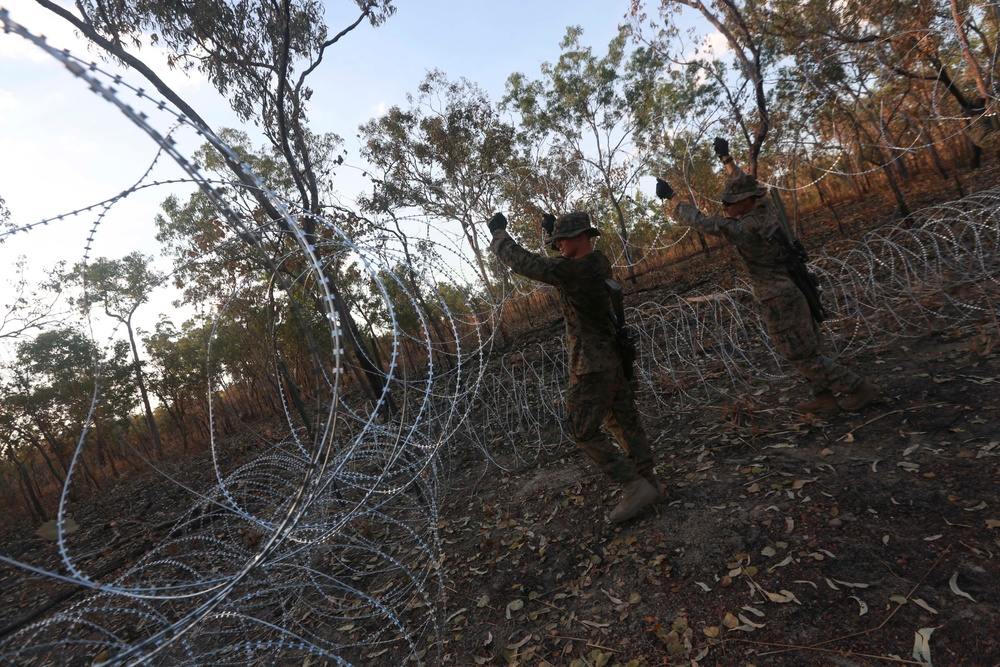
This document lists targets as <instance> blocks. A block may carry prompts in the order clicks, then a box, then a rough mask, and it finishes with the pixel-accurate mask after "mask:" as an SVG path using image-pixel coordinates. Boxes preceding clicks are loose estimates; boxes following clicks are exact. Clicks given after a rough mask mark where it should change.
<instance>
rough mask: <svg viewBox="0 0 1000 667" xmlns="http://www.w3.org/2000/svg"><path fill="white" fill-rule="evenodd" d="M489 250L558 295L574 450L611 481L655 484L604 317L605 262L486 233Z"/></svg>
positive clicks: (642, 434) (607, 272)
mask: <svg viewBox="0 0 1000 667" xmlns="http://www.w3.org/2000/svg"><path fill="white" fill-rule="evenodd" d="M490 249H491V250H493V252H494V253H496V255H497V257H498V258H499V259H500V261H501V262H503V263H504V264H505V265H506V266H507V267H509V268H510V269H511V270H512V271H514V272H515V273H518V274H520V275H522V276H524V277H526V278H530V279H532V280H537V281H539V282H543V283H546V284H549V285H553V286H555V287H556V289H557V290H558V292H559V298H560V301H561V302H562V310H563V316H564V318H565V320H566V347H567V349H568V351H569V390H568V391H567V393H566V423H567V427H568V428H569V432H570V435H571V437H572V438H573V440H574V441H575V442H576V444H577V446H578V447H580V449H582V450H583V451H584V452H586V454H587V455H588V456H589V457H590V458H591V460H592V461H593V462H594V464H595V465H597V467H598V468H599V469H600V470H601V471H602V472H604V473H605V474H606V475H608V476H609V477H611V478H612V479H613V480H615V481H617V482H622V483H627V482H629V481H631V480H634V479H636V478H637V476H640V475H641V476H643V477H646V478H647V479H649V480H650V481H651V482H653V483H654V486H655V479H654V478H653V457H652V453H651V450H650V445H649V439H648V438H647V437H646V433H645V431H643V428H642V423H641V421H640V419H639V411H638V410H637V409H636V407H635V394H634V393H633V391H632V388H631V386H630V384H629V382H628V381H627V380H626V379H625V373H624V370H623V368H622V360H621V355H620V353H619V351H618V344H617V343H616V342H615V328H614V324H613V323H612V322H611V318H610V317H609V315H608V313H609V309H610V298H609V296H608V293H607V290H606V288H605V280H606V279H608V278H610V277H611V262H609V261H608V258H607V257H605V256H604V254H603V253H601V252H600V251H596V250H595V251H594V252H592V253H589V254H587V255H584V256H583V257H578V258H575V259H570V258H567V257H543V256H541V255H536V254H534V253H532V252H529V251H528V250H525V249H524V248H523V247H521V246H520V245H518V244H517V243H516V242H515V241H514V240H513V239H512V238H511V237H510V235H509V234H508V233H507V231H506V230H505V229H499V230H497V231H495V232H493V242H492V243H491V244H490ZM602 422H603V423H605V424H606V425H607V427H608V429H609V430H610V431H611V433H612V434H613V435H614V436H615V439H616V440H617V441H618V443H619V444H620V445H621V448H622V449H624V450H625V455H624V456H623V455H622V452H621V451H620V450H619V449H618V448H617V447H615V446H614V445H613V444H612V443H611V440H610V439H609V438H608V436H607V435H606V434H605V433H604V432H603V431H602V430H601V424H602Z"/></svg>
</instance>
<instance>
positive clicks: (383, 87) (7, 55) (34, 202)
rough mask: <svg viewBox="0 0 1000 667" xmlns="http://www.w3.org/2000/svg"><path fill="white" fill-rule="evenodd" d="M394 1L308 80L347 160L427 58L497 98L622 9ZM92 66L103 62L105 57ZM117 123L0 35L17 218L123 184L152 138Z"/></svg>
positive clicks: (218, 122)
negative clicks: (580, 31) (575, 35)
mask: <svg viewBox="0 0 1000 667" xmlns="http://www.w3.org/2000/svg"><path fill="white" fill-rule="evenodd" d="M65 4H67V5H68V4H69V3H65ZM398 4H399V5H400V6H399V8H398V10H397V12H396V14H395V15H394V16H393V17H392V18H390V19H389V20H388V21H387V22H386V23H384V24H383V25H382V26H380V27H378V28H371V27H370V26H368V25H367V24H363V25H362V26H359V28H358V29H356V30H355V31H354V32H353V33H351V34H350V35H348V36H347V37H346V38H345V39H344V40H342V42H341V43H339V44H337V45H336V46H334V47H333V48H332V49H331V50H330V53H329V55H328V57H327V59H325V60H324V62H323V64H322V66H321V68H320V70H319V71H318V72H317V74H316V75H314V76H313V77H312V79H311V81H312V82H313V87H314V88H315V95H314V97H313V99H312V102H311V108H310V117H311V121H312V127H313V129H315V130H317V131H321V132H327V131H332V132H336V133H337V134H339V135H340V136H342V137H344V139H345V141H346V142H347V149H348V151H349V155H348V163H351V164H356V165H357V164H360V157H359V156H358V154H357V144H356V140H355V135H356V130H357V127H358V126H359V125H360V124H362V123H364V122H365V121H367V120H369V119H371V118H373V117H376V116H377V115H379V114H380V113H382V112H383V111H384V110H385V109H387V108H388V107H390V106H392V105H395V104H399V105H405V104H406V94H407V92H411V91H414V90H415V89H416V86H417V84H418V83H419V82H420V81H421V80H422V79H423V78H424V75H425V74H426V72H428V71H430V70H432V69H435V68H437V69H441V70H443V71H444V72H445V73H446V74H447V75H448V76H449V78H451V79H457V78H458V77H465V78H468V79H470V80H472V81H474V82H476V83H478V84H479V85H480V86H481V87H483V88H484V89H485V90H486V91H487V92H488V93H489V94H490V96H491V97H492V98H493V99H494V100H497V99H499V98H500V96H501V95H502V94H503V89H504V83H505V81H506V79H507V77H508V76H509V75H510V74H511V73H513V72H517V71H522V72H525V73H526V74H528V75H533V76H537V75H538V72H539V67H540V65H541V64H542V63H543V62H545V61H554V60H556V59H557V58H558V56H559V47H558V44H559V41H560V39H561V38H562V36H563V35H564V34H565V31H566V27H567V26H569V25H581V26H582V27H583V28H584V42H585V43H586V44H589V45H592V46H594V48H595V49H597V50H600V49H602V48H603V47H604V46H605V45H606V44H607V43H608V41H609V40H610V39H611V38H612V37H613V36H614V35H615V33H616V30H617V26H618V24H619V23H621V22H622V20H623V16H624V13H625V10H626V7H627V2H621V1H617V2H615V1H610V2H609V1H608V0H583V1H580V0H576V1H569V0H546V2H525V1H521V0H503V1H492V0H480V1H470V0H421V1H420V2H419V3H416V2H406V1H405V0H404V1H403V2H399V3H398ZM0 6H2V7H3V8H5V9H7V10H8V11H9V12H10V16H11V18H12V19H13V20H14V21H17V22H18V23H20V24H21V25H23V26H25V27H26V28H28V29H29V30H30V31H31V32H33V33H35V34H44V35H45V36H46V37H47V39H48V42H49V43H50V44H52V45H53V46H56V47H58V48H60V49H62V48H68V49H70V51H71V52H72V53H73V54H74V55H77V56H79V57H84V58H86V59H96V54H95V52H93V51H91V54H90V55H87V46H86V43H85V42H83V41H81V40H80V39H78V38H77V37H76V36H75V35H74V34H73V32H72V30H70V29H69V27H68V26H66V25H65V24H64V23H63V22H62V21H60V20H59V19H57V18H55V17H53V16H52V15H51V14H50V13H49V12H47V11H46V10H44V9H42V8H40V7H39V6H38V5H36V4H35V3H34V2H33V1H32V0H0ZM353 7H354V6H353V4H352V3H349V2H347V1H346V0H338V1H337V2H329V3H328V7H327V17H328V25H329V26H331V28H332V29H334V30H337V29H339V27H341V26H343V25H346V24H347V23H348V22H350V21H353V20H354V19H355V18H356V11H354V10H353ZM143 54H144V58H146V59H148V60H149V61H150V62H151V64H152V65H153V66H154V68H155V69H157V71H158V72H159V73H161V74H162V75H164V76H166V78H167V80H168V81H169V83H171V84H172V85H173V86H175V87H176V88H177V89H178V90H179V91H180V93H181V94H182V95H184V96H186V97H187V98H188V99H189V100H190V101H191V102H192V106H194V108H195V109H196V110H198V111H199V113H200V114H201V115H202V116H203V117H205V118H206V120H207V121H208V122H209V123H211V124H212V125H213V126H214V127H215V129H218V128H220V127H238V126H239V121H238V120H237V119H236V118H235V116H234V115H233V114H232V112H231V111H230V110H229V108H228V105H227V103H226V102H225V100H224V99H222V97H221V96H220V95H219V94H218V93H217V92H216V91H215V90H214V89H213V88H212V87H211V86H210V85H209V84H208V83H207V82H206V81H204V80H203V79H200V78H197V77H195V78H191V79H188V78H186V77H185V76H184V75H182V74H180V73H177V72H169V71H168V70H167V69H166V67H165V59H164V58H163V57H162V54H158V53H157V52H156V51H155V49H146V50H144V51H143ZM104 65H105V66H106V67H107V68H108V69H113V65H112V64H110V63H106V64H104ZM126 80H128V81H132V82H134V83H135V84H136V85H140V86H141V85H142V83H141V82H140V80H139V79H138V77H134V76H130V75H128V74H126ZM147 87H148V86H147ZM130 125H131V124H130V123H129V122H127V121H126V119H124V118H123V117H122V116H121V115H120V114H119V113H118V112H117V111H116V110H115V109H114V108H113V107H112V106H111V105H110V104H108V103H106V102H104V101H103V100H101V99H100V98H98V97H97V96H95V95H94V94H92V93H91V92H89V90H88V89H87V88H86V87H85V86H84V85H83V83H82V82H81V81H79V80H76V79H75V78H74V77H72V76H70V75H69V74H68V72H66V70H65V69H64V68H63V67H62V66H61V64H60V63H58V62H57V61H55V60H54V59H53V58H51V57H50V56H48V55H47V54H45V53H43V52H42V51H41V50H40V49H38V48H37V47H36V46H34V45H33V44H31V43H30V42H28V41H26V40H24V39H22V38H21V37H19V36H17V35H13V34H0V137H2V138H3V142H4V151H3V152H4V154H5V158H4V159H3V160H0V197H3V198H4V199H5V200H6V203H7V207H8V209H10V211H11V213H12V214H13V215H14V216H15V219H16V220H17V221H18V222H19V223H29V222H34V221H35V220H38V219H41V218H45V217H50V216H53V215H56V214H58V213H63V212H67V211H71V210H75V209H77V208H80V207H83V206H86V205H90V204H92V203H94V202H96V201H100V200H102V199H104V198H105V197H108V196H111V195H114V194H115V193H117V192H120V191H121V190H123V189H124V188H126V187H128V186H129V185H130V184H131V182H134V180H135V179H136V178H138V176H139V175H141V174H142V172H143V170H144V169H145V167H146V166H147V165H148V164H149V162H150V161H151V160H152V157H153V155H154V154H155V146H154V145H153V143H152V142H151V141H150V140H149V139H147V138H146V137H145V136H144V135H143V134H142V133H141V132H139V131H138V130H137V129H136V128H134V127H129V126H130ZM349 171H350V170H344V173H343V175H342V178H343V179H344V180H345V181H346V182H345V183H344V184H343V187H342V190H343V194H345V195H347V196H348V197H350V196H351V195H352V192H351V191H352V189H353V190H355V191H356V190H357V188H358V187H359V183H358V182H353V183H352V182H351V181H352V179H351V177H350V175H349V173H348V172H349ZM338 185H339V184H338ZM162 195H163V193H162V192H159V193H157V195H156V197H157V198H158V199H162ZM144 199H145V198H136V207H135V210H134V212H133V211H131V210H130V214H134V216H135V217H136V218H140V219H141V220H132V221H130V223H129V224H128V225H125V226H124V227H123V228H122V229H121V230H118V229H116V230H115V233H114V234H110V233H106V234H101V235H99V238H100V237H101V236H107V237H110V236H114V237H115V241H116V242H115V243H112V242H111V241H108V250H109V251H111V250H113V249H115V248H116V246H117V245H126V246H133V245H136V246H138V245H142V244H144V243H145V241H148V238H147V237H148V232H149V230H151V228H152V214H153V213H155V211H154V212H153V213H151V212H148V211H143V210H142V207H140V206H139V204H138V202H139V201H140V200H144ZM145 204H146V202H145V201H143V206H145ZM129 208H130V209H131V208H132V207H129ZM102 224H103V223H102ZM78 227H82V228H83V229H72V225H67V226H64V227H63V228H62V229H61V230H60V234H59V236H60V237H61V238H60V239H59V240H60V241H61V242H62V243H66V242H68V241H69V240H70V239H72V240H74V242H75V241H76V240H78V239H80V238H85V236H86V234H85V233H84V235H83V236H82V237H81V235H80V234H79V233H78V232H89V226H87V225H85V224H80V225H78ZM143 228H148V229H143ZM118 242H120V243H118ZM29 245H34V244H29ZM43 245H48V244H47V243H46V244H43ZM70 245H72V244H70ZM50 249H51V247H50ZM81 250H82V247H81Z"/></svg>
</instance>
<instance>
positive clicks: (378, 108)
mask: <svg viewBox="0 0 1000 667" xmlns="http://www.w3.org/2000/svg"><path fill="white" fill-rule="evenodd" d="M375 115H376V116H384V115H385V101H384V100H383V101H382V102H379V103H378V104H376V105H375Z"/></svg>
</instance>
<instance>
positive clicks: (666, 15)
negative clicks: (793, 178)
mask: <svg viewBox="0 0 1000 667" xmlns="http://www.w3.org/2000/svg"><path fill="white" fill-rule="evenodd" d="M772 5H773V3H769V2H763V1H761V0H744V1H742V2H741V1H739V0H722V1H721V2H713V3H709V2H704V1H703V0H658V1H657V0H652V1H648V2H647V0H632V6H631V10H630V12H629V26H630V34H631V35H632V36H633V38H634V39H636V40H638V41H640V42H642V43H645V44H646V45H647V46H648V47H649V48H650V49H652V50H654V51H655V52H657V53H659V54H660V55H661V57H662V58H664V59H665V60H666V61H668V62H671V63H674V64H676V65H678V66H682V67H692V66H693V67H695V68H697V69H698V70H700V73H701V75H702V76H703V77H706V78H710V79H712V80H714V81H715V82H716V83H717V84H718V86H719V92H720V94H721V98H722V101H723V103H724V104H725V106H726V107H727V108H728V111H729V120H730V122H731V123H732V124H733V127H734V129H735V130H736V131H737V132H739V133H740V134H741V135H742V136H743V139H744V140H745V142H746V144H747V146H748V147H749V151H748V157H747V161H746V164H747V171H748V172H750V173H752V174H754V175H756V174H757V169H758V160H759V158H760V153H761V150H762V147H763V145H764V141H765V139H766V138H767V135H768V132H769V130H770V129H771V101H770V99H769V98H770V89H769V86H768V80H769V79H770V78H771V77H773V76H774V74H775V72H776V70H777V67H778V66H779V63H780V61H781V59H782V58H783V57H785V56H786V55H787V54H786V52H785V51H784V49H783V43H782V40H781V39H780V38H779V36H778V35H776V34H775V33H774V32H773V31H772V30H771V29H770V27H771V25H772V24H773V23H774V21H775V12H774V9H773V6H772ZM647 7H650V8H655V10H654V11H655V18H653V19H651V18H650V17H649V15H648V13H647ZM684 8H689V9H692V10H694V11H695V12H697V13H698V14H700V15H701V18H702V19H704V20H705V21H706V22H707V23H708V25H709V26H711V28H712V29H713V30H714V31H716V32H718V34H720V35H721V36H722V37H723V38H724V39H725V43H726V46H727V47H728V51H729V53H731V54H732V58H733V61H734V63H735V71H736V76H732V75H731V73H730V68H729V67H728V66H726V64H725V63H724V62H723V61H722V60H720V58H721V57H722V54H716V53H714V52H712V51H711V49H708V51H707V52H706V53H702V51H704V50H705V44H704V43H702V44H698V45H695V46H696V47H697V48H693V49H692V46H691V45H690V44H688V43H686V41H685V39H684V34H682V32H681V30H680V28H679V24H680V21H679V19H680V17H681V13H682V10H684ZM707 37H708V35H707V34H705V35H702V40H703V42H704V41H707Z"/></svg>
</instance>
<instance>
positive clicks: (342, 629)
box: [337, 623, 354, 632]
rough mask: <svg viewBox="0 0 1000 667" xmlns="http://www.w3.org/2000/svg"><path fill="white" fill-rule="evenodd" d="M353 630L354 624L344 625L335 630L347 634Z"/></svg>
mask: <svg viewBox="0 0 1000 667" xmlns="http://www.w3.org/2000/svg"><path fill="white" fill-rule="evenodd" d="M353 629H354V623H345V624H344V625H342V626H340V627H339V628H337V630H338V631H340V632H347V631H348V630H353Z"/></svg>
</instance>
